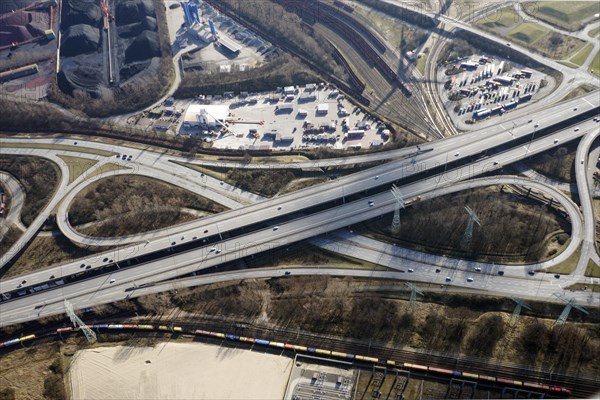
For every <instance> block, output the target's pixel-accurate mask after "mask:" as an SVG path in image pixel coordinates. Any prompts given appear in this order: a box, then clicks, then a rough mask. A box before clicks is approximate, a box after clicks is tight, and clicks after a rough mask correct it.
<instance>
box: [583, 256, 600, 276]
mask: <svg viewBox="0 0 600 400" xmlns="http://www.w3.org/2000/svg"><path fill="white" fill-rule="evenodd" d="M585 276H590V277H592V278H600V266H598V265H597V264H596V263H595V262H593V261H592V260H590V261H589V262H588V265H587V268H586V269H585Z"/></svg>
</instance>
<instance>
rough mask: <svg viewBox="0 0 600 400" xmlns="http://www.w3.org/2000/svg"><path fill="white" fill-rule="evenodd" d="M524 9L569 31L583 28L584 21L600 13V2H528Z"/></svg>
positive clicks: (535, 16) (533, 15)
mask: <svg viewBox="0 0 600 400" xmlns="http://www.w3.org/2000/svg"><path fill="white" fill-rule="evenodd" d="M523 10H524V11H525V12H526V13H527V14H529V15H531V16H532V17H534V18H537V19H539V20H541V21H544V22H547V23H549V24H552V25H555V26H558V27H559V28H563V29H566V30H569V31H578V30H580V29H581V28H583V26H584V25H583V21H584V20H585V19H588V18H590V17H591V16H593V15H594V14H597V13H600V3H597V2H594V1H542V2H527V3H524V4H523Z"/></svg>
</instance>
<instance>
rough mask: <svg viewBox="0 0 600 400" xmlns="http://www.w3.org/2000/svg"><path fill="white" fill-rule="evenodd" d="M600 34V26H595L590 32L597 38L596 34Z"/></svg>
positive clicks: (589, 33) (591, 35)
mask: <svg viewBox="0 0 600 400" xmlns="http://www.w3.org/2000/svg"><path fill="white" fill-rule="evenodd" d="M598 34H600V27H598V28H594V29H592V30H591V31H589V32H588V35H589V36H590V37H592V38H595V37H596V36H598Z"/></svg>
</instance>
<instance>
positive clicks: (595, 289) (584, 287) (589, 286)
mask: <svg viewBox="0 0 600 400" xmlns="http://www.w3.org/2000/svg"><path fill="white" fill-rule="evenodd" d="M565 289H569V290H591V291H592V292H594V293H596V292H600V285H592V284H587V283H575V284H574V285H571V286H569V287H566V288H565Z"/></svg>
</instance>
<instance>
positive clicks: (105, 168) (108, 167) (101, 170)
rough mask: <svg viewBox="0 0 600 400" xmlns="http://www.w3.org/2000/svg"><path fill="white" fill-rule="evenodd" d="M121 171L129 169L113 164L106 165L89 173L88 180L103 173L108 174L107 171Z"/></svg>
mask: <svg viewBox="0 0 600 400" xmlns="http://www.w3.org/2000/svg"><path fill="white" fill-rule="evenodd" d="M121 169H131V168H129V167H124V166H122V165H118V164H115V163H107V164H104V165H102V166H101V167H100V168H96V169H95V170H94V171H93V172H92V173H90V175H89V177H88V178H93V177H94V176H96V175H102V174H103V173H105V172H109V171H118V170H121Z"/></svg>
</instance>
